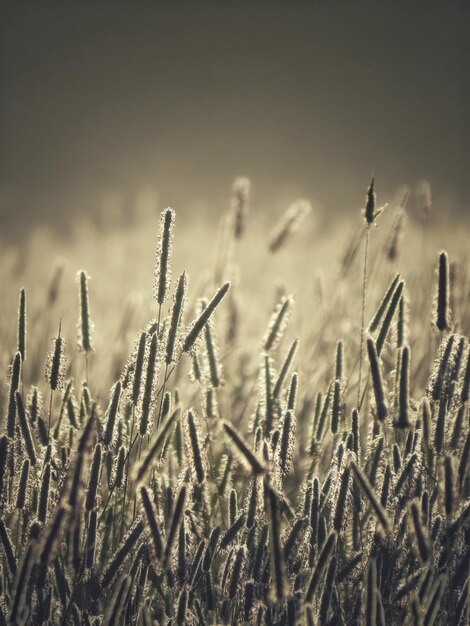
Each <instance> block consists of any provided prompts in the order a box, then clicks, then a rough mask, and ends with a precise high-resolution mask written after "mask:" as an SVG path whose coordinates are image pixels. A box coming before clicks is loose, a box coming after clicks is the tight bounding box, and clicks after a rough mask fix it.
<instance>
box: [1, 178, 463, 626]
mask: <svg viewBox="0 0 470 626" xmlns="http://www.w3.org/2000/svg"><path fill="white" fill-rule="evenodd" d="M374 184H375V183H374V181H372V183H371V185H370V188H369V191H368V194H367V199H366V207H365V212H364V215H365V221H366V224H365V228H366V242H365V245H366V248H365V257H364V262H363V264H362V266H361V267H360V266H359V263H358V260H359V259H358V258H357V254H356V253H357V250H355V249H356V248H357V249H359V247H360V245H361V241H362V237H358V238H354V240H353V245H350V244H351V242H347V248H348V250H347V253H346V255H344V254H343V251H342V250H337V255H338V258H339V259H341V258H343V259H344V258H346V257H347V259H348V261H347V267H346V269H345V266H344V264H343V267H342V269H341V270H340V273H339V278H338V281H337V282H332V281H330V282H328V284H327V285H326V292H327V295H326V296H325V297H324V299H323V305H322V307H320V306H319V304H318V302H319V294H318V293H313V294H312V293H310V292H309V293H308V298H307V300H306V301H307V306H305V298H302V295H304V294H299V295H300V296H301V297H300V300H301V301H303V302H304V304H303V306H304V308H302V309H301V311H300V313H299V314H298V315H299V317H301V318H302V323H301V324H297V325H295V323H296V307H298V304H297V300H298V299H299V298H298V296H297V294H295V298H294V295H290V294H291V293H292V294H294V291H295V290H294V289H292V290H287V288H284V289H282V290H281V291H279V290H278V291H277V292H276V293H275V297H274V298H271V300H270V301H267V302H266V301H264V299H262V298H261V296H260V301H256V300H255V299H253V300H251V301H250V302H249V303H248V307H247V309H243V308H240V302H239V294H240V293H242V292H243V282H240V281H239V280H238V278H237V272H236V271H235V270H234V265H235V264H237V263H238V262H240V261H241V256H242V254H243V247H242V246H243V245H244V243H245V241H246V239H247V237H248V236H249V230H250V225H249V213H248V206H249V202H250V183H249V181H248V180H247V179H244V178H243V179H242V178H240V179H237V181H236V182H235V185H234V187H233V192H232V194H233V195H232V204H231V206H230V209H229V214H228V216H227V220H228V222H227V223H231V225H232V228H231V229H230V231H229V232H228V234H227V232H224V234H223V237H227V236H229V237H231V238H232V240H233V241H232V242H231V243H232V244H235V241H236V242H237V245H233V246H232V247H231V248H230V249H231V255H228V254H226V252H227V251H226V250H225V251H224V254H223V255H222V257H218V258H216V260H215V266H216V272H215V273H214V271H213V267H210V268H209V271H208V272H207V273H206V274H205V275H203V276H202V277H201V278H200V279H199V280H194V279H193V281H192V283H193V284H195V285H196V286H197V287H195V289H194V292H193V293H191V292H190V290H189V289H188V276H187V272H186V271H184V272H182V273H181V274H179V278H178V279H177V281H176V282H175V283H174V284H173V283H172V281H171V267H170V266H171V264H172V263H176V261H177V258H178V237H177V236H176V237H175V233H174V230H175V213H174V211H173V210H172V209H166V210H165V211H163V213H162V216H161V220H160V229H159V237H158V242H157V256H156V261H155V271H154V300H155V301H156V307H155V303H154V304H153V309H151V310H153V313H154V315H151V316H150V317H149V319H147V320H144V321H143V323H142V324H141V328H140V330H139V326H135V325H134V318H135V316H136V311H137V310H138V307H134V308H132V314H129V313H128V312H124V313H125V315H124V317H122V318H121V317H119V319H120V320H121V321H120V325H119V330H118V332H117V334H116V335H114V336H112V337H111V338H110V335H109V333H108V334H106V332H105V329H104V328H100V327H99V325H97V327H96V330H95V329H94V326H93V324H92V322H91V314H90V310H91V309H93V311H94V315H95V311H96V310H98V311H99V306H98V304H97V305H96V307H95V298H96V302H99V289H100V286H99V285H98V286H97V287H95V289H96V292H93V291H89V287H88V276H87V274H86V272H85V271H84V270H81V271H80V272H79V274H78V282H79V300H78V307H77V308H76V313H75V315H76V316H77V315H78V319H79V324H78V335H79V346H78V348H79V349H80V351H82V352H84V353H85V367H83V360H82V359H81V358H80V357H79V354H78V353H77V351H75V350H71V349H68V351H67V354H66V341H65V335H67V334H68V333H69V332H70V331H71V329H66V327H65V322H61V321H60V318H61V316H60V309H56V308H55V307H56V306H57V305H58V304H60V303H61V298H62V297H63V296H62V295H61V292H60V286H59V279H58V277H57V270H56V272H55V273H54V276H53V281H52V283H51V284H50V285H49V286H48V285H47V284H45V285H41V289H44V300H43V301H44V306H43V308H41V307H38V310H37V312H36V313H34V312H35V307H34V298H33V297H32V296H31V295H30V294H31V293H32V291H31V290H30V289H29V285H28V274H27V273H26V274H25V275H24V276H21V280H22V282H23V284H26V285H27V292H28V308H26V295H25V294H26V290H25V289H23V288H22V289H21V291H20V304H19V309H18V319H17V320H16V322H15V319H14V318H13V319H3V320H2V325H4V326H5V328H6V327H7V326H11V327H12V328H14V329H15V328H16V335H17V336H16V342H15V339H14V337H12V336H11V335H8V333H4V334H2V337H9V339H8V341H9V342H10V343H8V344H7V341H6V340H5V341H4V343H5V345H2V350H3V351H2V354H3V355H4V356H5V355H8V364H9V365H10V371H9V377H8V379H6V380H5V381H4V382H5V384H4V385H2V390H1V392H0V403H1V404H0V406H1V408H2V410H1V428H2V433H3V434H2V436H1V437H0V557H1V558H0V594H1V602H0V624H64V625H65V624H93V625H96V626H97V625H98V624H99V625H102V624H129V625H131V624H132V625H141V626H144V625H146V624H168V625H169V624H178V625H179V624H181V625H182V624H243V623H246V624H257V625H258V624H259V625H261V624H275V625H279V626H280V625H284V624H288V625H296V624H309V625H310V624H345V625H349V624H351V625H353V624H371V625H378V624H393V625H395V624H397V625H398V624H416V625H421V624H426V625H431V624H455V625H457V626H459V625H463V624H465V623H468V615H469V604H468V589H469V578H468V575H469V571H468V570H469V562H470V548H469V545H470V542H469V536H470V500H469V496H470V472H469V457H470V428H469V417H470V416H469V393H468V392H469V385H470V383H469V379H470V373H469V371H470V347H469V341H468V337H466V336H465V335H464V333H463V329H464V328H468V324H469V320H468V319H467V317H466V316H467V315H468V310H469V308H468V304H469V292H468V281H469V273H468V268H467V269H466V268H465V266H464V264H463V263H462V265H461V267H460V271H459V272H458V273H457V274H456V276H457V278H455V279H454V280H453V279H452V274H451V272H450V269H449V261H448V254H447V252H440V253H439V257H438V258H439V262H438V270H437V275H436V279H435V283H436V284H435V293H436V298H435V300H434V304H433V286H432V284H431V279H432V274H433V267H432V264H431V265H429V266H428V265H427V264H426V263H424V262H423V263H422V264H420V266H419V267H417V268H416V272H415V274H413V275H411V278H410V281H409V282H408V280H405V274H406V270H405V271H404V272H403V271H400V272H399V271H398V265H397V263H398V259H399V256H400V254H401V253H402V247H401V246H398V243H397V242H398V235H397V233H396V229H397V225H396V223H394V225H392V231H391V234H390V233H389V234H388V235H387V234H386V233H384V236H383V237H382V239H385V241H392V242H393V253H390V246H384V245H383V242H382V241H380V242H378V243H380V244H381V246H382V247H380V245H376V246H375V245H373V243H374V241H369V238H370V232H369V231H370V229H371V227H373V226H374V224H375V221H376V219H377V217H378V215H379V214H380V212H381V210H377V209H376V206H375V187H374ZM400 210H401V211H402V212H404V208H403V206H401V207H400ZM309 211H310V205H309V204H308V203H307V202H306V201H299V202H297V203H296V204H294V205H292V207H291V208H290V209H289V210H288V211H287V213H286V214H285V215H284V217H283V218H282V219H281V221H280V222H279V223H278V225H277V226H276V227H275V228H274V230H273V231H272V233H271V235H270V236H268V237H267V240H266V246H265V255H266V258H268V259H269V263H270V264H272V267H277V268H279V269H280V271H282V268H283V263H284V261H283V260H282V259H283V257H282V255H284V259H286V258H287V255H288V256H289V258H292V257H293V256H295V254H296V251H295V250H294V249H293V247H292V246H291V247H290V249H289V248H287V246H286V245H285V244H286V241H287V239H288V238H290V237H294V236H298V235H295V234H294V233H295V231H296V230H297V229H298V227H299V225H300V223H301V220H303V219H304V218H306V216H307V214H308V212H309ZM400 215H401V214H400ZM359 219H360V216H359V215H358V221H359ZM363 227H364V225H363ZM381 227H382V224H381ZM403 229H404V220H403V218H402V217H400V237H399V238H400V240H401V238H402V237H403V238H405V237H404V236H405V235H406V233H404V232H402V231H403ZM380 236H381V235H380V229H377V233H375V234H374V240H375V238H377V239H379V238H380ZM174 237H175V242H176V243H175V245H174V244H173V238H174ZM390 237H392V239H390ZM371 239H372V238H371ZM224 241H225V240H224ZM404 245H405V244H403V247H404ZM173 247H174V248H175V249H174V258H173V256H172V249H173ZM223 247H224V246H222V248H223ZM284 248H285V249H284ZM381 250H382V251H381ZM190 252H191V254H194V255H199V254H200V252H201V246H198V245H197V244H194V246H193V247H192V249H191V251H190ZM449 252H450V256H451V258H452V259H457V260H459V259H461V260H462V261H464V259H465V257H464V256H462V254H461V251H460V250H458V249H455V250H449ZM273 253H275V255H273ZM227 259H229V261H227ZM278 260H279V265H277V266H275V263H277V262H278ZM418 263H419V260H418ZM133 271H135V272H143V271H144V272H145V271H146V272H148V274H149V277H151V274H152V268H151V267H150V268H148V267H147V268H146V267H136V268H134V269H133ZM297 271H298V270H297ZM302 271H304V268H302ZM253 272H256V268H253ZM60 276H62V270H61V272H60ZM214 276H216V277H217V282H216V283H214V280H213V277H214ZM17 278H18V277H11V279H10V280H11V281H12V282H15V281H16V280H17ZM196 278H197V277H196ZM416 280H417V281H419V283H418V284H421V285H422V291H423V290H424V296H423V297H422V298H420V299H418V302H417V303H415V301H414V300H415V299H417V298H418V296H417V291H416V282H413V281H416ZM270 287H274V285H271V286H270ZM14 288H15V290H16V293H17V292H18V285H16V284H15V285H14ZM272 291H274V289H272ZM171 294H173V300H171V298H170V295H171ZM75 298H76V296H75ZM451 300H452V303H453V309H454V310H453V311H452V324H451V316H450V305H449V302H450V301H451ZM75 301H76V299H75ZM65 304H66V303H64V305H65ZM15 306H16V305H15ZM100 306H101V307H104V306H106V304H105V303H103V302H102V301H101V304H100ZM314 308H320V309H321V315H318V314H316V315H315V316H314V315H313V309H314ZM408 309H409V311H410V313H409V314H408ZM240 310H241V311H243V310H244V311H245V312H244V313H243V314H241V315H240ZM260 310H261V311H262V313H260ZM45 311H47V315H45ZM139 311H140V309H139ZM270 311H271V316H270V317H269V312H270ZM32 312H33V313H34V314H33V313H32ZM121 313H122V311H121V312H119V314H121ZM107 316H118V312H116V311H113V310H107ZM250 316H251V318H252V319H248V318H250ZM49 317H57V319H53V320H50V319H48V318H49ZM312 319H314V320H315V321H314V323H311V324H310V323H309V322H310V321H311V320H312ZM319 319H320V322H319V321H318V320H319ZM191 320H192V321H191ZM251 322H253V323H251ZM359 322H360V323H359ZM56 323H57V324H58V325H59V331H58V333H57V336H56V337H55V338H54V339H53V344H52V349H51V350H50V352H49V355H48V357H47V359H46V352H47V350H46V352H45V343H44V338H43V333H44V332H45V333H48V332H49V324H56ZM234 325H237V328H236V329H234ZM451 326H452V328H451ZM253 327H256V329H255V330H254V331H253V330H252V329H253ZM44 328H45V330H44ZM26 329H28V334H26ZM247 329H248V330H247ZM451 330H452V332H451ZM301 331H304V332H301ZM130 333H132V334H133V335H134V336H135V335H136V333H137V335H136V336H137V339H136V340H135V343H134V345H133V344H132V341H129V334H130ZM103 338H107V340H106V341H104V340H103ZM2 341H3V340H2ZM26 346H27V351H26ZM364 346H366V351H367V357H368V358H367V357H366V358H363V350H364ZM117 347H119V350H117ZM92 351H94V354H93V358H90V360H89V359H88V357H89V356H90V353H91V352H92ZM121 353H122V354H121ZM110 354H111V355H114V359H113V360H112V367H109V363H110V359H109V355H110ZM26 355H27V360H26ZM118 357H119V358H118ZM40 360H41V361H42V363H44V362H45V366H44V367H41V368H39V367H38V365H37V364H38V362H39V361H40ZM105 363H106V365H104V364H105ZM5 365H7V363H5ZM41 369H43V375H42V376H41ZM110 372H112V377H110ZM104 389H106V390H108V389H110V391H109V392H108V391H106V392H104V391H103V390H104ZM45 394H49V395H48V400H49V402H48V413H47V415H46V416H44V414H43V404H42V397H43V396H44V395H45Z"/></svg>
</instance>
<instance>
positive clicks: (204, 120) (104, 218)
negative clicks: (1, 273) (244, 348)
mask: <svg viewBox="0 0 470 626" xmlns="http://www.w3.org/2000/svg"><path fill="white" fill-rule="evenodd" d="M469 18H470V4H469V3H468V2H446V3H443V2H439V3H438V2H429V1H428V2H406V3H404V2H393V3H371V2H367V3H366V2H354V3H350V2H337V1H336V2H329V3H325V4H321V5H320V4H319V3H318V4H317V3H312V2H308V3H300V2H297V3H284V2H283V3H280V2H272V1H271V2H266V3H264V2H231V3H229V2H214V3H210V2H197V3H196V2H191V3H190V2H175V3H167V4H163V3H154V2H133V3H131V2H112V3H111V2H109V3H108V2H99V3H97V2H93V3H92V2H80V3H78V2H75V3H71V2H68V3H59V2H48V1H42V2H40V3H25V2H21V1H19V2H18V1H16V2H10V3H6V6H5V4H4V5H3V9H2V18H1V22H0V29H1V33H0V34H1V44H0V45H1V55H0V79H1V92H2V96H1V100H0V138H1V139H0V213H1V220H2V222H1V223H2V227H1V235H0V237H2V238H3V239H4V240H8V241H9V242H10V243H12V242H16V241H17V240H18V238H22V237H24V235H25V233H26V232H28V231H30V229H31V228H36V227H40V228H42V229H49V230H52V231H57V232H61V233H67V232H70V231H71V227H72V225H73V224H74V223H75V220H76V219H77V217H80V218H83V217H87V218H90V219H92V220H94V222H95V223H96V224H107V223H109V220H110V219H111V220H112V219H114V220H118V221H119V220H121V222H122V223H124V224H125V223H127V222H128V221H130V220H131V219H133V217H135V215H136V213H137V214H138V211H139V207H140V206H142V205H145V203H147V204H148V205H151V206H155V211H156V210H160V209H161V208H163V207H164V206H167V205H171V206H173V207H174V208H175V209H176V210H177V212H178V214H179V215H183V216H184V215H187V216H191V218H192V219H203V218H204V217H206V216H209V217H211V218H212V216H214V215H220V214H221V212H222V211H224V210H225V209H226V208H227V207H228V205H229V201H230V186H231V183H232V180H233V179H234V177H235V176H237V175H245V176H248V177H250V179H251V180H252V182H253V185H252V191H253V195H252V210H253V211H258V212H260V213H261V214H267V215H270V214H271V213H275V214H276V215H277V214H279V213H280V212H282V211H283V210H284V209H285V208H286V206H287V205H288V203H289V202H291V201H292V200H293V199H295V198H296V197H298V196H304V197H308V198H310V200H311V202H312V205H313V207H314V209H315V212H316V215H318V216H322V215H326V216H328V219H331V216H332V215H333V216H341V217H343V216H345V214H347V213H349V214H351V212H352V213H354V215H356V211H357V210H358V208H359V207H360V206H361V204H362V202H363V198H364V193H365V190H366V188H367V185H368V183H369V179H370V176H371V173H372V172H375V174H376V178H377V190H378V193H379V196H380V199H382V200H384V201H385V200H387V199H389V198H391V197H392V196H393V194H394V193H395V191H396V189H397V187H398V186H399V185H400V184H402V183H405V184H408V185H410V188H411V189H415V187H416V185H417V184H419V181H420V180H422V179H423V178H425V179H427V180H429V181H430V183H431V188H432V191H433V205H434V207H435V210H436V211H440V212H441V213H445V214H446V215H456V214H458V215H460V216H461V217H463V216H464V215H467V216H468V214H469V203H468V197H469V191H470V189H469V187H470V184H469V180H470V178H469V176H468V152H469V150H468V148H469V139H470V137H469V128H470V120H469V114H468V111H469V104H470V98H469V94H470V84H469V73H468V59H469V58H470V19H469ZM188 219H189V217H188Z"/></svg>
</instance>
